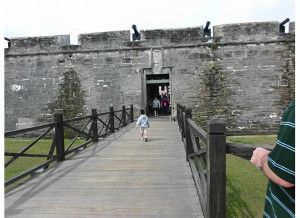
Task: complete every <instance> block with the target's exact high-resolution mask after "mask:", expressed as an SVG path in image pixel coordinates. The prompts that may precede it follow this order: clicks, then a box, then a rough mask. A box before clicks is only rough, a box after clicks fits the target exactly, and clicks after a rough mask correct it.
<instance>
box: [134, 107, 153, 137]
mask: <svg viewBox="0 0 300 218" xmlns="http://www.w3.org/2000/svg"><path fill="white" fill-rule="evenodd" d="M140 113H141V115H140V116H139V118H138V120H137V122H136V128H137V127H138V126H140V132H141V139H142V140H145V142H147V140H148V136H147V130H146V129H147V128H149V127H150V125H149V118H148V117H147V116H146V115H145V110H141V111H140Z"/></svg>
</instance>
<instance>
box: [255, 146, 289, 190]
mask: <svg viewBox="0 0 300 218" xmlns="http://www.w3.org/2000/svg"><path fill="white" fill-rule="evenodd" d="M269 153H270V151H269V150H267V149H264V148H256V149H255V150H254V151H253V155H252V157H251V160H250V161H251V163H253V164H254V166H256V167H257V168H259V169H261V170H262V171H263V172H264V173H265V174H266V176H267V177H268V178H269V179H270V180H271V181H273V182H274V183H276V184H278V185H280V186H282V187H285V188H291V187H293V186H295V185H294V184H292V183H289V182H287V181H285V180H283V179H282V178H280V177H279V176H277V175H276V174H275V173H274V172H273V171H272V170H271V169H270V167H269V166H268V154H269Z"/></svg>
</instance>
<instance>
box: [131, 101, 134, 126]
mask: <svg viewBox="0 0 300 218" xmlns="http://www.w3.org/2000/svg"><path fill="white" fill-rule="evenodd" d="M130 118H131V122H133V120H134V119H133V104H132V105H130Z"/></svg>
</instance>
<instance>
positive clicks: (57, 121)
mask: <svg viewBox="0 0 300 218" xmlns="http://www.w3.org/2000/svg"><path fill="white" fill-rule="evenodd" d="M120 112H121V113H120ZM117 113H120V115H119V116H118V114H117ZM133 114H134V113H133V105H131V106H130V107H129V108H126V107H125V106H122V110H117V111H114V109H113V108H112V107H111V108H110V111H109V112H105V113H99V114H98V113H97V109H92V114H91V115H88V116H83V117H76V118H72V119H67V120H64V119H63V114H62V112H61V111H59V112H56V113H55V114H54V122H51V123H48V124H43V125H39V126H35V127H30V128H26V129H20V130H14V131H9V132H6V133H5V136H6V137H9V136H16V135H18V134H22V133H26V132H31V131H36V130H41V129H44V128H48V129H47V131H46V132H45V133H43V134H41V135H40V136H39V137H38V138H37V139H35V140H34V141H33V142H31V143H30V144H29V145H28V146H26V147H24V148H23V149H22V150H21V151H20V152H18V153H17V152H5V156H12V158H11V159H10V160H9V161H8V162H6V164H5V166H8V165H9V164H11V163H12V162H13V161H15V160H16V159H18V158H19V157H45V158H46V162H44V163H42V164H40V165H38V166H36V167H33V168H32V169H30V170H27V171H25V172H23V173H21V174H20V175H17V176H15V177H14V178H12V179H9V180H8V181H6V182H5V186H7V185H10V184H12V183H14V182H16V181H18V180H20V179H22V178H23V177H24V176H27V175H29V174H32V173H34V171H36V170H37V169H40V168H44V169H46V168H48V165H49V163H50V162H52V161H54V160H56V161H63V160H65V156H66V155H68V154H70V153H72V152H75V151H77V150H78V149H81V148H85V147H86V146H87V145H88V144H90V143H92V142H97V141H98V139H99V138H100V137H104V136H106V135H107V134H109V133H114V132H115V130H116V129H118V128H121V127H123V126H126V125H127V124H128V123H130V122H133V121H134V117H133ZM104 115H109V116H108V119H107V120H106V121H103V120H102V119H101V118H100V116H104ZM114 118H116V120H118V121H120V122H119V124H118V125H117V126H115V124H114V120H115V119H114ZM127 118H129V119H127ZM81 120H88V122H87V123H86V124H84V125H83V127H82V128H81V127H80V129H79V128H78V127H77V126H72V125H71V123H75V124H74V125H76V122H78V121H81ZM98 121H99V122H98ZM89 124H91V125H90V126H89ZM99 124H100V125H99ZM100 126H102V128H101V129H100V131H99V127H100ZM64 127H67V128H68V129H70V130H72V131H74V132H76V133H77V135H76V136H75V137H74V138H73V140H72V142H71V144H70V145H69V146H68V148H67V149H65V145H64ZM53 128H54V134H52V135H53V139H52V145H51V146H50V150H49V152H48V154H28V153H25V152H26V151H27V150H29V149H30V148H31V147H32V146H33V145H35V144H36V143H37V142H38V141H39V140H40V139H42V138H44V137H45V136H46V135H47V134H48V133H49V132H50V131H51V130H52V129H53ZM86 128H89V129H88V130H86ZM105 128H108V129H109V131H107V130H106V131H105V132H104V133H102V130H103V129H105ZM86 131H88V132H86ZM79 135H82V136H85V137H86V141H85V142H84V143H83V144H81V145H77V146H76V147H75V148H71V146H72V145H73V144H74V142H75V141H76V140H77V139H78V136H79ZM55 148H56V152H57V153H56V155H53V152H54V150H55Z"/></svg>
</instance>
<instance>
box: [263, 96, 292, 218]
mask: <svg viewBox="0 0 300 218" xmlns="http://www.w3.org/2000/svg"><path fill="white" fill-rule="evenodd" d="M268 166H269V167H270V169H271V170H272V171H273V172H274V173H275V174H276V175H277V176H279V177H280V178H282V179H283V180H285V181H287V182H289V183H292V184H295V102H294V101H293V102H291V103H290V104H289V106H288V107H287V109H286V110H285V111H284V113H283V117H282V120H281V123H280V127H279V132H278V135H277V143H276V146H275V148H274V149H273V151H272V152H271V153H270V154H269V156H268ZM264 217H268V218H269V217H272V218H273V217H278V218H281V217H295V187H292V188H284V187H282V186H279V185H277V184H275V183H274V182H272V181H269V184H268V186H267V193H266V201H265V210H264Z"/></svg>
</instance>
